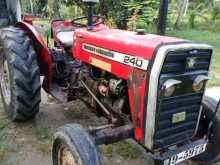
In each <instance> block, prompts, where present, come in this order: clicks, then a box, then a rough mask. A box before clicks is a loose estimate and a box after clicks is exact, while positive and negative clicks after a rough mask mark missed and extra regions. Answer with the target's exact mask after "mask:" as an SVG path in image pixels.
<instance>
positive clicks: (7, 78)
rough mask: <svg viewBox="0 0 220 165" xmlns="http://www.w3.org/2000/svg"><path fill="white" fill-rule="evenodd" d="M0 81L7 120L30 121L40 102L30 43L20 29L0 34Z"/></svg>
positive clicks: (34, 60) (35, 62) (38, 80)
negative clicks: (7, 115)
mask: <svg viewBox="0 0 220 165" xmlns="http://www.w3.org/2000/svg"><path fill="white" fill-rule="evenodd" d="M0 78H1V82H0V89H1V98H2V102H3V105H4V109H5V110H6V112H8V114H9V115H10V116H11V119H12V120H13V121H14V120H19V121H26V120H29V119H32V118H34V117H35V115H36V114H37V113H38V112H39V105H40V102H41V83H40V71H39V66H38V63H37V55H36V52H35V50H34V48H33V46H32V44H31V40H30V39H29V37H28V35H27V34H26V33H25V32H24V31H23V30H22V29H19V28H16V27H9V28H5V29H2V30H1V31H0Z"/></svg>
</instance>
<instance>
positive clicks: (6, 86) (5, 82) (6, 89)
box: [0, 59, 11, 105]
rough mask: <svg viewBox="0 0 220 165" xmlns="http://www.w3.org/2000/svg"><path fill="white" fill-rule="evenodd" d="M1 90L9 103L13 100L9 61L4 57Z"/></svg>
mask: <svg viewBox="0 0 220 165" xmlns="http://www.w3.org/2000/svg"><path fill="white" fill-rule="evenodd" d="M0 73H1V90H2V94H3V97H4V100H5V103H6V104H7V105H9V104H10V102H11V90H10V76H9V74H10V73H9V69H8V62H7V61H6V60H5V59H4V60H3V63H2V65H1V71H0Z"/></svg>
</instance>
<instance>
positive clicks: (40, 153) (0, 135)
mask: <svg viewBox="0 0 220 165" xmlns="http://www.w3.org/2000/svg"><path fill="white" fill-rule="evenodd" d="M67 123H79V124H82V125H83V126H84V127H87V126H94V125H98V124H100V123H105V120H104V119H100V118H97V117H96V116H94V115H93V114H91V113H90V112H89V111H88V109H87V107H86V106H85V105H84V104H83V103H82V102H80V101H74V102H72V103H69V104H67V105H63V104H59V103H57V102H55V101H52V100H51V99H48V97H47V96H46V94H45V93H43V97H42V103H41V109H40V113H39V115H38V116H37V117H36V119H34V120H32V121H29V122H27V123H12V122H10V120H9V119H8V118H7V116H6V115H5V113H4V111H3V108H2V104H0V165H52V160H51V146H52V138H53V133H54V132H55V131H56V129H57V128H58V127H60V126H62V125H64V124H67ZM129 141H130V140H129ZM100 150H101V152H102V153H103V157H104V160H105V163H106V165H144V164H146V165H150V164H152V163H151V159H150V158H149V156H147V155H146V154H145V153H144V152H143V150H142V149H141V148H139V147H138V146H137V145H136V144H134V143H132V144H131V141H130V142H127V141H125V142H120V143H117V144H113V145H109V146H101V147H100ZM187 164H191V163H190V162H185V163H184V164H181V165H187Z"/></svg>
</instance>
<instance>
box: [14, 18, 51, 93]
mask: <svg viewBox="0 0 220 165" xmlns="http://www.w3.org/2000/svg"><path fill="white" fill-rule="evenodd" d="M15 27H19V28H21V29H23V30H24V31H25V32H27V34H28V36H29V37H30V39H31V40H32V42H33V46H34V49H35V51H36V53H37V59H38V64H39V67H40V73H41V75H42V76H44V81H43V85H42V86H43V88H44V90H45V91H47V92H49V91H50V85H51V81H52V60H51V57H50V53H49V50H48V48H47V46H46V44H45V42H44V40H43V37H42V36H41V35H40V34H39V33H38V31H37V30H36V29H35V28H34V27H33V26H32V25H31V24H28V23H26V22H18V23H16V24H15Z"/></svg>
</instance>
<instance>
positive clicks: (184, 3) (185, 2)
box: [174, 0, 189, 29]
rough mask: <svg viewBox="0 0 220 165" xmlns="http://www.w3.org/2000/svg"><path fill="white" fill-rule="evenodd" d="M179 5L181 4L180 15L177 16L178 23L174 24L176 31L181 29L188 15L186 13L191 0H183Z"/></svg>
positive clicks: (179, 7) (179, 6)
mask: <svg viewBox="0 0 220 165" xmlns="http://www.w3.org/2000/svg"><path fill="white" fill-rule="evenodd" d="M178 3H179V5H178V15H177V19H176V22H175V24H174V28H175V29H180V23H181V20H182V17H183V16H184V15H185V14H186V11H187V8H188V5H189V0H181V1H179V2H178Z"/></svg>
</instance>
